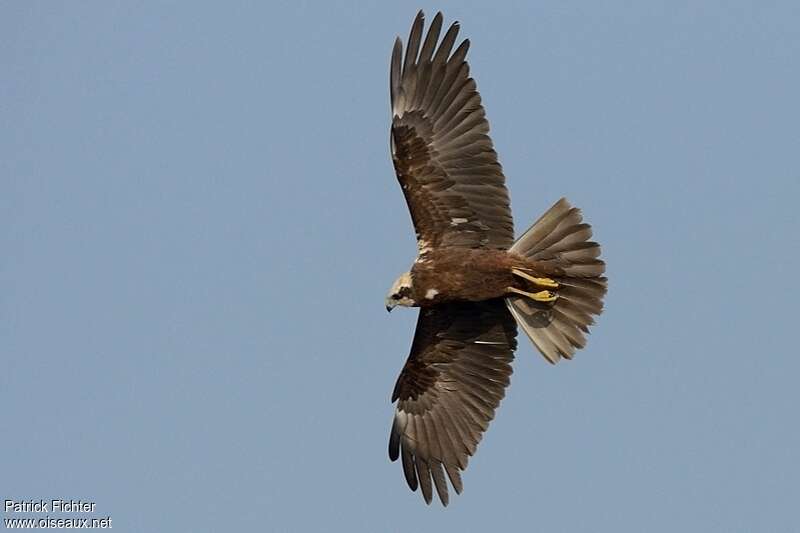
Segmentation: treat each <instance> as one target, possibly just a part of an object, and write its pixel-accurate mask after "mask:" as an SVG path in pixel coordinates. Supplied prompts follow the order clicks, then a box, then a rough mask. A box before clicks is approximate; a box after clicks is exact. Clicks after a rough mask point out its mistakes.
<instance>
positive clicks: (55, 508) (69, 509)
mask: <svg viewBox="0 0 800 533" xmlns="http://www.w3.org/2000/svg"><path fill="white" fill-rule="evenodd" d="M3 507H4V508H5V511H6V512H7V513H93V512H94V508H95V503H94V502H87V501H84V500H57V499H53V500H6V501H5V504H4V506H3Z"/></svg>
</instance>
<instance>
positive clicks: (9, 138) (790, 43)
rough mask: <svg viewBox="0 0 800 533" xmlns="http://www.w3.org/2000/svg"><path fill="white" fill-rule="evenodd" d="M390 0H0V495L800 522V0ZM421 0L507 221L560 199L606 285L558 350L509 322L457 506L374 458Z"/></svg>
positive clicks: (279, 510) (664, 521)
mask: <svg viewBox="0 0 800 533" xmlns="http://www.w3.org/2000/svg"><path fill="white" fill-rule="evenodd" d="M399 4H400V5H398V3H392V4H391V5H390V4H389V3H386V2H380V3H379V2H375V3H372V4H366V3H364V4H362V3H355V2H353V3H337V2H330V3H322V2H320V3H311V2H285V3H256V2H254V3H233V4H229V3H225V4H217V3H197V2H164V3H152V2H151V3H147V4H138V3H136V4H134V3H129V2H105V1H103V2H100V1H97V2H77V3H76V2H62V3H57V2H22V1H19V2H5V3H3V5H2V7H0V72H1V74H0V122H1V123H2V128H0V251H1V254H0V363H2V364H1V367H2V371H0V406H1V408H2V413H3V416H2V438H0V498H16V499H21V498H35V499H38V498H45V499H47V498H73V499H78V498H82V499H85V500H91V501H94V502H96V504H97V511H96V513H95V515H96V516H105V515H111V517H112V519H113V525H114V529H115V530H116V531H265V530H266V531H273V530H274V531H302V530H305V531H334V530H340V531H365V532H376V531H411V530H415V531H473V530H475V531H478V530H483V531H548V532H561V531H564V532H574V531H586V532H606V531H608V532H620V531H631V532H638V531H653V532H662V531H663V532H674V531H703V532H711V531H714V532H733V531H743V532H744V531H798V530H800V514H798V510H797V503H798V501H800V497H799V496H800V488H798V487H799V486H800V453H799V452H798V450H800V427H799V425H798V413H797V409H798V400H800V393H798V388H797V382H798V375H800V357H798V355H799V354H800V352H799V351H798V347H797V343H796V339H797V327H798V326H797V320H796V316H797V306H796V302H797V301H798V299H800V282H799V281H798V271H800V238H798V235H799V234H800V215H798V212H797V205H798V200H800V161H799V160H800V100H799V99H798V95H800V63H799V62H798V61H800V59H799V58H800V30H799V28H800V5H798V3H797V2H792V1H787V2H672V1H670V2H616V1H608V2H591V3H589V2H586V3H565V2H552V3H549V4H539V3H532V2H518V3H508V4H495V5H491V4H492V3H491V2H485V1H480V2H459V3H452V4H450V3H443V4H433V3H429V2H423V4H422V5H418V4H411V3H405V2H403V3H399ZM420 7H422V8H424V9H425V11H426V13H427V14H428V20H430V19H431V18H432V16H433V14H434V13H435V12H436V10H437V9H443V10H444V13H445V20H446V22H447V23H449V22H450V21H452V20H459V21H461V23H462V35H463V36H465V37H469V38H470V39H471V40H472V49H471V51H470V56H469V57H470V60H471V65H472V73H473V75H474V77H475V78H476V80H477V82H478V87H479V89H480V91H481V94H482V96H483V100H484V104H485V106H486V109H487V113H488V117H489V119H490V121H491V125H492V136H493V138H494V141H495V144H496V148H497V151H498V153H499V155H500V160H501V162H502V164H503V166H504V170H505V173H506V176H507V178H508V186H509V189H510V191H511V198H512V206H513V209H514V216H515V220H516V225H517V231H518V232H519V231H521V230H523V229H525V228H526V227H527V226H528V224H529V223H530V222H532V221H533V220H534V219H535V218H536V217H538V216H539V215H540V214H541V213H542V212H543V211H544V210H545V209H546V208H547V207H549V206H550V205H551V204H552V203H553V202H554V201H555V200H557V199H558V198H559V197H561V196H567V197H568V198H569V199H570V200H571V201H572V202H573V203H574V204H576V205H577V206H579V207H581V208H582V209H583V210H584V213H585V216H586V218H587V220H588V221H589V222H591V223H592V224H593V225H594V227H595V236H596V239H597V240H599V241H600V242H601V243H602V245H603V255H604V258H605V259H606V260H607V262H608V277H609V293H608V298H607V302H606V305H607V307H606V312H605V313H604V314H603V315H602V316H601V317H600V320H599V323H598V325H597V327H595V328H594V330H593V332H592V335H591V336H590V338H589V345H588V347H587V348H586V349H585V350H583V351H581V352H579V354H578V355H577V357H576V358H575V360H574V361H571V362H569V361H567V362H563V363H561V364H559V365H558V366H556V367H552V366H550V365H549V364H547V363H546V362H545V361H544V359H543V358H542V357H541V356H540V355H539V354H538V353H537V352H535V350H534V348H533V347H532V346H531V345H530V343H529V342H528V341H527V340H526V339H524V337H522V338H521V342H520V349H519V350H518V352H517V359H516V362H515V374H514V376H513V379H512V385H511V387H510V388H509V391H508V394H507V396H506V399H505V400H504V401H503V403H502V406H501V408H500V410H499V411H498V416H497V418H496V419H495V421H494V422H493V424H492V426H491V428H490V430H489V432H488V433H487V434H486V437H485V439H484V440H483V442H482V443H481V445H480V448H479V450H478V453H477V455H476V456H475V457H474V459H473V460H472V461H471V462H470V465H469V468H468V469H467V471H466V473H465V475H464V483H465V492H464V493H463V494H462V495H461V496H458V497H454V498H453V499H452V500H451V504H450V506H449V507H448V508H447V509H443V508H442V507H441V506H440V505H439V504H438V502H437V503H435V504H434V505H432V506H430V507H428V506H426V505H425V504H424V503H423V501H422V498H421V496H420V495H419V494H417V493H412V492H410V491H409V490H408V488H407V487H406V484H405V481H404V479H403V475H402V471H401V467H400V465H399V464H393V463H390V462H389V460H388V457H387V452H386V448H387V438H388V432H389V424H390V420H391V414H392V406H391V405H390V404H389V395H390V393H391V390H392V387H393V385H394V381H395V379H396V377H397V374H398V372H399V370H400V368H401V366H402V364H403V362H404V360H405V358H406V356H407V354H408V350H409V346H410V343H411V336H412V333H413V329H414V324H415V320H416V311H415V310H397V311H396V312H394V313H392V314H391V315H387V313H386V311H385V310H384V307H383V299H384V296H385V293H386V291H387V289H388V287H389V285H390V284H391V282H392V281H393V280H394V278H395V277H396V276H397V274H399V273H400V272H402V271H404V270H406V269H407V268H408V266H409V265H410V263H411V261H412V259H413V257H414V255H415V253H416V247H415V242H414V237H413V232H412V228H411V223H410V219H409V216H408V214H407V211H406V206H405V203H404V201H403V198H402V195H401V193H400V189H399V187H398V185H397V183H396V180H395V177H394V174H393V170H392V165H391V162H390V159H389V154H388V150H389V149H388V125H389V108H388V105H389V104H388V99H389V96H388V88H387V84H388V62H389V55H390V51H391V46H392V43H393V41H394V38H395V36H396V35H397V34H402V35H403V36H404V38H405V36H406V35H407V32H408V29H409V27H410V24H411V22H412V20H413V17H414V15H415V13H416V11H417V9H418V8H420ZM4 516H8V515H4Z"/></svg>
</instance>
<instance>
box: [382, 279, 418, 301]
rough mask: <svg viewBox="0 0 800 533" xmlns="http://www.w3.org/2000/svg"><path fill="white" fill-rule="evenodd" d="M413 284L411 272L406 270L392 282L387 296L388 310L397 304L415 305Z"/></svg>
mask: <svg viewBox="0 0 800 533" xmlns="http://www.w3.org/2000/svg"><path fill="white" fill-rule="evenodd" d="M412 294H413V285H412V283H411V273H410V272H404V273H403V274H400V277H399V278H397V279H396V280H395V282H394V283H393V284H392V288H391V289H389V294H388V295H387V296H386V310H387V311H391V310H392V309H394V308H395V306H398V305H402V306H403V307H414V306H416V305H417V302H416V300H414V298H413V297H412Z"/></svg>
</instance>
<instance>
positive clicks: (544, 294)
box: [531, 291, 558, 302]
mask: <svg viewBox="0 0 800 533" xmlns="http://www.w3.org/2000/svg"><path fill="white" fill-rule="evenodd" d="M531 298H533V299H534V300H536V301H537V302H555V301H556V298H558V296H556V295H555V294H553V293H552V292H550V291H539V292H534V293H533V296H531Z"/></svg>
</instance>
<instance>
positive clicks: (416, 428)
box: [386, 12, 606, 505]
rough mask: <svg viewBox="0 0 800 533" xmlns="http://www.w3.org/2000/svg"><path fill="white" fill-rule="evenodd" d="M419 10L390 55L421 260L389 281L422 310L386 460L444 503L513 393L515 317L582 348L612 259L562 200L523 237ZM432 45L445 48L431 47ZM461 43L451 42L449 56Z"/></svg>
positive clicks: (399, 386) (499, 175)
mask: <svg viewBox="0 0 800 533" xmlns="http://www.w3.org/2000/svg"><path fill="white" fill-rule="evenodd" d="M423 21H424V17H423V14H422V12H420V13H419V14H418V15H417V18H416V19H415V20H414V24H413V25H412V27H411V34H410V36H409V39H408V47H407V48H406V50H405V54H404V53H403V44H402V41H401V40H400V39H399V38H398V39H397V41H396V42H395V45H394V49H393V51H392V60H391V68H390V80H389V86H390V94H391V106H392V128H391V136H390V139H391V149H392V159H393V162H394V167H395V171H396V173H397V178H398V180H399V182H400V185H401V188H402V190H403V194H404V195H405V198H406V202H407V204H408V208H409V211H410V212H411V218H412V221H413V223H414V228H415V230H416V233H417V244H418V248H419V255H418V257H417V259H416V261H415V262H414V264H413V266H412V268H411V270H410V272H408V273H406V274H403V275H402V276H400V278H399V279H398V280H397V281H396V282H395V284H394V286H393V287H392V289H391V291H390V295H389V297H387V300H386V305H387V309H390V310H391V308H393V307H394V306H396V305H404V306H416V307H420V308H421V309H420V314H419V319H418V322H417V330H416V334H415V335H414V341H413V343H412V346H411V354H410V355H409V357H408V360H407V361H406V364H405V366H404V367H403V370H402V372H401V373H400V377H399V378H398V379H397V383H396V385H395V388H394V393H393V394H392V401H397V409H396V411H395V416H394V422H393V424H392V429H391V433H390V439H389V456H390V458H391V459H392V460H393V461H394V460H396V459H398V458H402V464H403V471H404V473H405V477H406V481H407V482H408V485H409V487H411V489H412V490H416V489H417V487H420V488H421V489H422V495H423V497H424V499H425V501H426V502H427V503H430V502H431V499H432V497H433V496H432V495H433V489H434V488H435V489H436V492H437V493H438V495H439V498H440V500H441V501H442V503H443V504H444V505H447V503H448V501H449V495H448V485H447V481H446V478H447V479H449V480H450V483H451V485H452V486H453V488H454V489H455V490H456V492H457V493H458V492H461V490H462V481H461V474H460V472H461V471H462V470H464V469H465V468H466V466H467V462H468V460H469V457H470V456H472V454H474V453H475V450H476V449H477V445H478V442H480V439H481V437H482V435H483V432H484V431H486V429H487V428H488V425H489V422H490V421H491V420H492V418H493V417H494V413H495V410H496V409H497V407H498V405H499V404H500V400H502V398H503V396H504V395H505V388H506V387H507V386H508V384H509V379H510V376H511V361H512V360H513V358H514V356H513V353H514V350H515V348H516V335H517V330H516V329H517V328H516V325H517V324H519V325H520V326H521V327H522V329H523V331H525V333H526V334H527V335H528V337H529V338H530V339H531V340H532V341H533V343H534V344H535V345H536V347H537V348H538V349H539V351H540V352H541V353H542V354H543V355H544V357H545V358H546V359H547V360H548V361H550V362H551V363H555V362H557V361H558V360H559V359H560V358H561V357H564V358H570V359H571V358H572V356H573V354H574V353H575V351H576V350H577V349H578V348H582V347H583V346H584V345H585V344H586V337H585V334H586V333H588V326H589V325H591V324H592V323H593V316H594V315H597V314H599V313H600V312H601V311H602V308H603V297H604V296H605V292H606V279H605V278H604V277H603V273H604V271H605V264H604V263H603V261H601V260H600V259H599V256H600V246H599V245H598V244H597V243H595V242H592V241H590V240H589V239H590V238H591V235H592V231H591V227H590V226H589V225H588V224H585V223H583V221H582V217H581V213H580V211H579V210H578V209H576V208H574V207H572V206H571V205H570V204H569V202H567V201H566V200H565V199H561V200H559V201H558V202H556V204H555V205H553V207H551V208H550V209H549V210H548V211H547V212H546V213H545V214H544V215H542V217H541V218H540V219H539V220H538V221H536V222H535V223H534V224H533V226H531V228H530V229H529V230H528V231H526V232H525V233H524V234H523V235H522V237H520V239H519V240H517V241H516V242H515V241H514V225H513V220H512V217H511V209H510V205H509V196H508V191H507V189H506V186H505V177H504V176H503V172H502V168H501V167H500V164H499V163H498V161H497V154H496V153H495V151H494V147H493V145H492V141H491V139H490V138H489V136H488V133H489V124H488V122H487V121H486V117H485V112H484V109H483V106H482V105H481V98H480V95H479V94H478V91H477V87H476V85H475V81H474V80H473V79H472V78H470V77H469V66H468V64H467V62H466V60H465V58H466V54H467V50H468V48H469V41H468V40H465V41H463V42H461V44H460V45H458V46H457V47H456V46H455V44H456V37H457V34H458V30H459V26H458V23H454V24H453V25H451V26H450V28H449V29H448V30H447V31H446V32H445V34H444V36H443V37H442V39H441V41H439V36H440V33H441V29H442V15H441V13H437V15H436V16H435V17H434V19H433V21H432V23H431V26H430V28H429V30H428V33H427V35H426V36H425V37H424V39H423V25H424V24H423ZM437 43H438V45H437ZM454 48H455V50H454Z"/></svg>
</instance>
